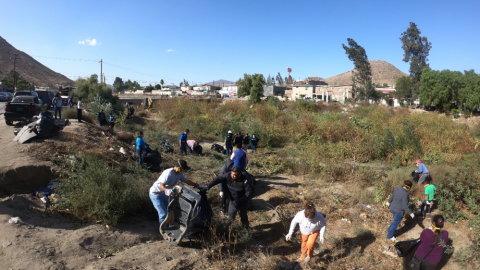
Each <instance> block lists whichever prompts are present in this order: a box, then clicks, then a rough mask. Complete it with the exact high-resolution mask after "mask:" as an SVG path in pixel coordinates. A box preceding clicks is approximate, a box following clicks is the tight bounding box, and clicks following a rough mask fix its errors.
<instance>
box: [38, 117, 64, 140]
mask: <svg viewBox="0 0 480 270" xmlns="http://www.w3.org/2000/svg"><path fill="white" fill-rule="evenodd" d="M58 130H59V127H57V126H56V125H55V119H54V118H53V115H52V113H51V112H49V111H45V112H42V113H40V121H38V123H37V132H36V133H37V137H38V138H48V137H50V136H51V135H52V134H53V133H56V132H57V131H58Z"/></svg>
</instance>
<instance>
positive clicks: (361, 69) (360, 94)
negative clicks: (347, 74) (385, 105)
mask: <svg viewBox="0 0 480 270" xmlns="http://www.w3.org/2000/svg"><path fill="white" fill-rule="evenodd" d="M347 41H348V46H345V44H342V47H343V49H344V50H345V54H347V55H348V59H350V61H352V62H353V64H354V66H355V72H354V73H353V76H352V84H353V85H352V89H353V93H354V98H356V99H362V100H368V99H372V98H373V99H377V98H378V94H377V91H375V87H374V86H373V83H372V70H371V68H370V63H369V62H368V57H367V52H366V51H365V49H364V48H363V47H362V46H360V45H358V44H357V42H355V40H353V39H351V38H348V39H347Z"/></svg>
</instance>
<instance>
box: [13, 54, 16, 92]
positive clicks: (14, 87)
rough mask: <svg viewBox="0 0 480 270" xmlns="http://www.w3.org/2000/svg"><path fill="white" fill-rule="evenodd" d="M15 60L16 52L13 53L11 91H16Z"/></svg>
mask: <svg viewBox="0 0 480 270" xmlns="http://www.w3.org/2000/svg"><path fill="white" fill-rule="evenodd" d="M16 62H17V54H16V53H14V54H13V91H14V92H15V91H17V73H16V72H15V66H16V65H15V64H16Z"/></svg>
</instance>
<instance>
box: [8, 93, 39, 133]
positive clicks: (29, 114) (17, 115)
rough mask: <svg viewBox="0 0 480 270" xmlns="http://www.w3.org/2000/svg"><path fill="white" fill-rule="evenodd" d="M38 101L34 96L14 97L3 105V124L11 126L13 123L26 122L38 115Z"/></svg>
mask: <svg viewBox="0 0 480 270" xmlns="http://www.w3.org/2000/svg"><path fill="white" fill-rule="evenodd" d="M40 107H41V104H40V100H39V99H38V97H36V96H16V97H14V98H13V99H12V101H10V102H7V104H5V109H4V110H5V113H4V114H3V115H4V117H5V123H6V124H7V125H9V126H11V125H13V121H28V120H31V119H32V118H33V117H34V116H36V115H39V114H40Z"/></svg>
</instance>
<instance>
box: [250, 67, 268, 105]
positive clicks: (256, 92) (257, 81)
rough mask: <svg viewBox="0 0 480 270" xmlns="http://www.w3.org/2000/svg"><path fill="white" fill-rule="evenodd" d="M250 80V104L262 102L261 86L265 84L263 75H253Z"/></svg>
mask: <svg viewBox="0 0 480 270" xmlns="http://www.w3.org/2000/svg"><path fill="white" fill-rule="evenodd" d="M251 78H252V87H251V89H250V102H251V103H259V102H261V101H262V99H261V98H262V97H263V86H264V85H265V84H266V82H265V77H263V74H253V75H252V76H251Z"/></svg>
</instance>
